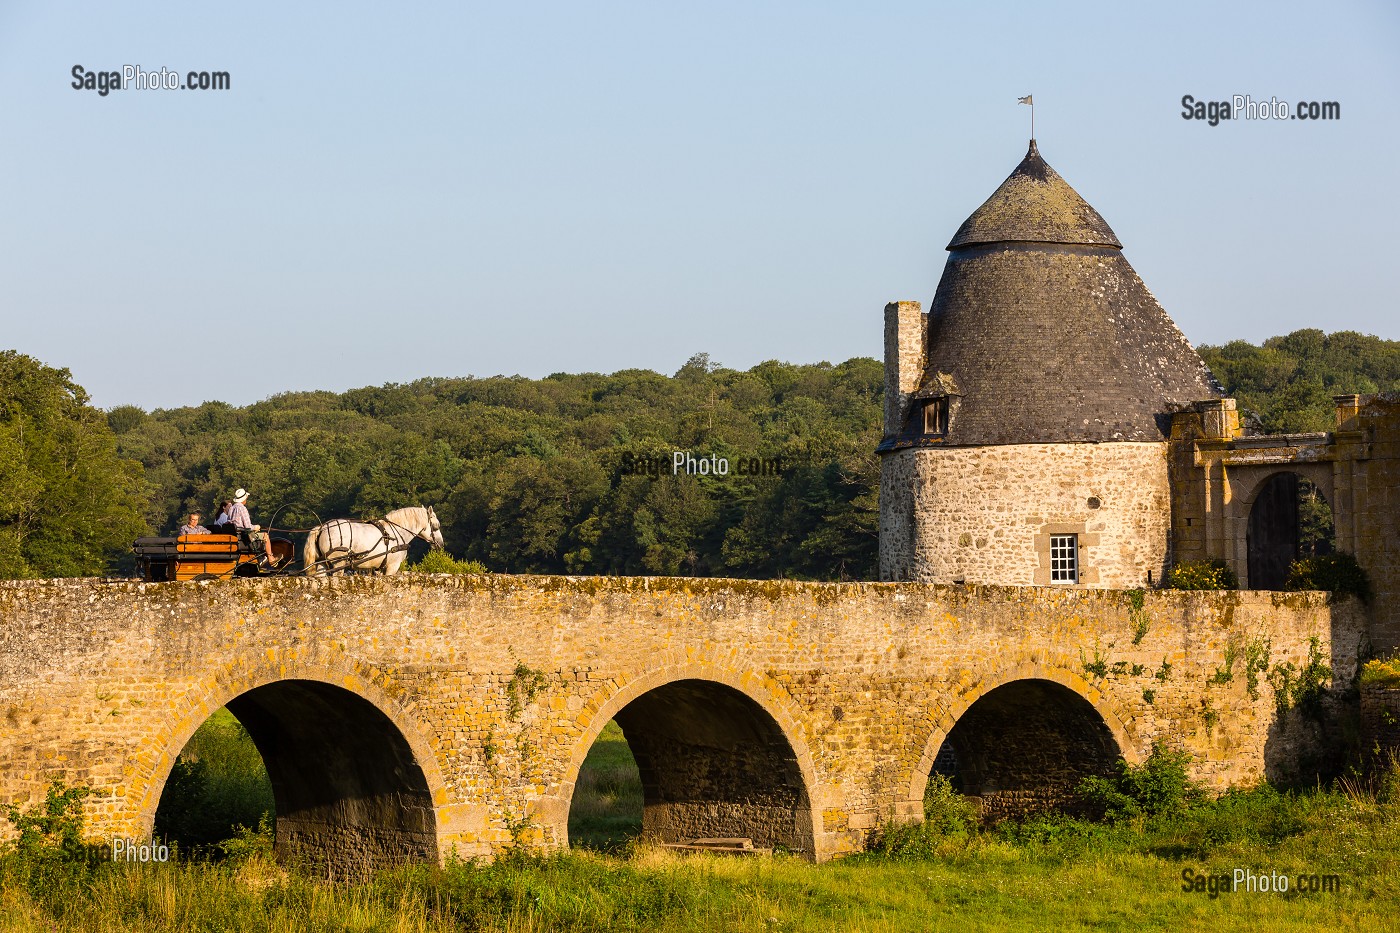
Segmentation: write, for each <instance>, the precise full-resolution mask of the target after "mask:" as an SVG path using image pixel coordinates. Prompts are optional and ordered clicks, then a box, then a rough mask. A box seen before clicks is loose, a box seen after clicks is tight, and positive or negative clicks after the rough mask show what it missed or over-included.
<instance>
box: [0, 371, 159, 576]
mask: <svg viewBox="0 0 1400 933" xmlns="http://www.w3.org/2000/svg"><path fill="white" fill-rule="evenodd" d="M145 500H146V486H145V481H144V478H143V476H142V470H141V464H140V463H138V462H136V461H134V460H128V459H125V458H123V457H122V456H120V455H119V454H118V453H117V443H116V438H115V436H114V435H113V433H112V429H111V428H110V427H109V426H108V423H107V418H106V416H105V415H103V414H102V412H100V411H98V410H97V409H95V408H93V407H92V406H90V405H88V397H87V393H86V392H84V391H83V389H82V387H81V386H79V385H77V384H76V383H75V382H73V379H72V376H71V375H70V374H69V372H68V370H66V369H54V368H52V367H50V366H45V365H44V364H43V363H41V362H39V361H38V360H36V359H33V358H32V357H28V356H25V355H23V354H21V353H17V352H15V351H13V350H5V351H0V577H5V578H23V577H70V576H89V575H93V574H99V573H102V572H103V571H104V570H105V569H107V568H108V567H109V566H110V565H111V563H112V562H113V561H114V560H115V559H116V558H117V557H118V556H119V555H120V554H122V553H123V552H125V551H126V550H127V549H129V548H130V546H131V541H132V539H133V538H135V537H137V536H138V535H140V534H141V533H143V532H144V531H145V530H146V528H147V525H146V522H145V519H144V518H143V514H142V513H143V510H144V507H145V504H146V501H145Z"/></svg>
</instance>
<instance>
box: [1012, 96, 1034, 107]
mask: <svg viewBox="0 0 1400 933" xmlns="http://www.w3.org/2000/svg"><path fill="white" fill-rule="evenodd" d="M1016 103H1018V104H1030V105H1031V106H1032V107H1034V106H1035V101H1033V100H1031V95H1029V94H1027V95H1026V96H1025V97H1018V98H1016Z"/></svg>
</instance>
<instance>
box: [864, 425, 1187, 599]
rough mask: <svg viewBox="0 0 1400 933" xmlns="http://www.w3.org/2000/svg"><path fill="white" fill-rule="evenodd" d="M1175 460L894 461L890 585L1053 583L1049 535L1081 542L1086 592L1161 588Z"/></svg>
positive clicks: (1057, 451)
mask: <svg viewBox="0 0 1400 933" xmlns="http://www.w3.org/2000/svg"><path fill="white" fill-rule="evenodd" d="M1166 454H1167V448H1166V444H1164V443H1106V444H1015V445H1005V446H990V447H950V448H947V449H932V450H930V449H920V450H902V451H897V452H895V453H891V454H888V455H886V456H885V457H884V460H883V462H882V472H881V477H880V575H881V578H882V579H888V580H918V581H921V582H928V583H953V582H958V581H960V580H961V581H965V582H968V583H993V584H1006V585H1016V586H1029V585H1036V584H1048V583H1049V582H1050V579H1049V541H1048V536H1049V535H1051V534H1063V533H1070V532H1074V533H1077V534H1078V535H1079V543H1080V546H1081V550H1080V567H1081V582H1082V584H1083V585H1086V586H1105V587H1125V588H1131V587H1139V586H1144V585H1147V584H1148V580H1149V576H1150V578H1151V580H1153V581H1160V580H1161V578H1162V572H1163V570H1164V568H1165V566H1166V562H1167V557H1168V554H1167V542H1168V540H1169V538H1170V534H1169V531H1170V521H1171V510H1170V497H1169V492H1168V484H1167V460H1166ZM1095 503H1097V507H1095V505H1094V504H1095Z"/></svg>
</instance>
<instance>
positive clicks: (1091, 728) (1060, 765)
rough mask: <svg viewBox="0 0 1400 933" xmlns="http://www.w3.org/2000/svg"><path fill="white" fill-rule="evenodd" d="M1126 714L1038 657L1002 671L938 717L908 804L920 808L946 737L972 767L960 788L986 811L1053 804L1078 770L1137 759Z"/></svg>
mask: <svg viewBox="0 0 1400 933" xmlns="http://www.w3.org/2000/svg"><path fill="white" fill-rule="evenodd" d="M1127 721H1128V719H1127V717H1126V716H1124V715H1123V714H1122V713H1121V712H1120V711H1119V710H1118V708H1117V705H1116V704H1115V703H1114V702H1113V701H1112V700H1111V699H1110V698H1109V697H1107V696H1106V695H1104V694H1103V693H1102V692H1101V691H1100V690H1098V689H1097V688H1095V687H1094V686H1093V685H1092V684H1091V683H1089V682H1088V681H1087V680H1085V679H1084V678H1083V677H1080V676H1079V675H1078V674H1075V673H1073V672H1070V671H1066V670H1063V669H1061V668H1056V667H1051V666H1048V665H1043V664H1037V663H1025V664H1020V665H1017V666H1015V667H1012V668H1009V669H1006V670H1003V671H1001V672H999V673H998V674H997V675H996V676H994V677H991V678H988V679H987V680H986V681H984V682H983V683H982V684H981V685H980V686H979V687H978V688H977V689H975V690H972V691H969V692H968V693H965V694H962V695H961V696H958V697H957V698H956V699H955V700H953V701H952V702H951V703H949V704H948V705H947V707H946V708H945V709H944V711H943V712H942V713H941V714H939V715H937V716H936V719H935V724H934V726H933V728H932V729H931V730H930V731H929V732H928V733H926V737H925V738H924V739H923V741H922V742H921V743H920V746H919V747H920V748H921V753H920V755H919V759H918V764H916V765H915V767H914V770H913V772H912V774H911V775H910V780H909V784H908V794H909V796H908V798H907V799H908V801H909V803H908V805H907V807H908V811H909V812H910V813H913V814H922V813H923V797H924V791H925V790H926V789H927V788H928V782H929V778H930V775H931V773H932V771H933V770H934V767H935V765H936V764H937V763H938V756H939V753H940V751H942V750H943V748H944V743H945V742H947V743H948V744H949V745H950V746H951V747H952V748H953V750H954V752H955V754H956V756H957V758H958V763H959V766H960V768H961V769H966V772H969V773H967V774H965V777H966V778H968V779H969V780H968V784H969V785H970V786H965V787H964V788H963V790H964V792H966V793H969V794H971V795H973V796H977V797H980V798H981V800H982V813H983V815H984V816H986V817H993V818H995V817H1000V816H1014V815H1019V814H1023V813H1027V812H1033V811H1035V810H1039V809H1046V808H1049V807H1053V806H1055V805H1056V804H1057V803H1059V802H1062V801H1064V800H1065V799H1066V798H1067V797H1068V791H1069V790H1071V789H1072V787H1073V785H1074V784H1075V783H1077V780H1078V778H1079V777H1083V776H1087V775H1088V774H1094V773H1102V772H1104V771H1106V770H1107V769H1109V768H1111V767H1112V765H1113V763H1114V762H1115V761H1116V760H1117V759H1118V758H1120V757H1122V758H1124V759H1125V760H1127V761H1128V762H1129V763H1131V764H1140V763H1141V762H1142V760H1143V754H1142V752H1141V750H1140V748H1139V743H1138V742H1137V741H1136V740H1135V738H1134V737H1133V735H1132V733H1130V731H1129V730H1128V728H1127V726H1126V725H1125V723H1126V722H1127ZM1074 749H1078V752H1077V753H1075V751H1074Z"/></svg>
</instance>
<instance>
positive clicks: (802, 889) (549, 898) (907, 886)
mask: <svg viewBox="0 0 1400 933" xmlns="http://www.w3.org/2000/svg"><path fill="white" fill-rule="evenodd" d="M219 724H220V725H219V728H220V729H223V728H224V727H226V726H227V725H228V721H227V720H224V719H222V718H220V720H219ZM212 731H215V730H211V732H212ZM230 736H232V738H233V740H234V741H233V743H232V750H230V748H231V746H229V745H228V744H220V743H225V742H226V740H228V739H229V737H230ZM206 739H207V741H208V744H205V743H206ZM243 742H246V736H245V737H244V738H242V739H240V738H238V732H237V731H236V730H227V729H225V731H224V732H223V733H222V738H219V737H215V738H212V739H208V738H207V737H204V738H201V740H200V743H199V744H198V745H197V746H196V747H194V748H192V749H187V751H190V753H191V756H192V757H194V756H196V755H198V756H199V759H198V760H200V761H204V762H205V763H206V765H207V767H208V768H209V769H210V771H209V773H214V774H232V775H235V776H237V775H240V774H241V775H245V776H246V775H247V774H248V771H249V767H248V766H250V765H251V762H250V761H249V760H248V759H247V757H246V755H244V752H242V751H239V750H238V746H239V745H240V744H241V743H243ZM195 744H196V743H193V742H192V743H191V745H192V746H195ZM224 753H228V754H229V755H230V756H231V757H232V758H234V759H235V760H239V761H242V762H243V766H241V767H232V766H228V767H225V764H224V763H220V764H219V765H218V767H217V768H216V767H215V762H214V759H216V758H217V757H218V756H219V755H221V754H224ZM1170 766H1171V763H1170V762H1168V761H1165V759H1163V760H1162V761H1159V762H1157V764H1156V765H1155V766H1154V767H1153V768H1150V769H1149V768H1144V769H1139V770H1136V771H1134V770H1133V769H1124V770H1123V771H1122V773H1121V774H1119V775H1118V776H1117V777H1116V778H1115V779H1114V780H1113V781H1112V782H1111V784H1110V785H1108V786H1106V787H1104V788H1101V790H1103V792H1104V794H1105V800H1106V801H1109V802H1111V803H1113V804H1114V805H1115V806H1117V808H1118V809H1117V811H1116V815H1117V818H1116V819H1110V820H1107V821H1104V822H1091V821H1087V820H1083V819H1075V818H1070V817H1064V816H1041V817H1037V818H1034V819H1028V820H1026V821H1024V822H1020V823H1003V824H1000V825H998V826H995V827H990V828H988V827H983V826H981V825H980V823H979V821H978V818H977V814H976V811H975V809H973V808H972V807H970V806H969V802H968V801H967V800H966V799H965V798H962V797H960V796H959V795H958V794H956V793H955V792H954V791H953V790H952V786H951V784H949V783H948V782H947V781H946V780H937V779H936V780H933V781H931V782H930V791H929V793H928V794H927V795H926V798H925V808H926V811H927V816H928V820H927V821H926V822H925V823H924V824H920V825H919V826H916V827H907V826H906V827H888V828H887V831H886V832H885V834H884V835H883V836H882V845H881V851H877V852H871V853H867V854H863V855H857V856H852V857H849V858H846V859H842V860H840V861H837V862H832V863H827V864H824V865H812V864H809V863H807V862H804V861H802V860H800V859H797V858H794V857H790V856H781V855H778V856H773V857H771V858H753V859H726V858H717V857H707V856H683V855H677V854H675V853H672V852H668V851H664V850H660V849H656V848H651V847H648V846H646V845H640V844H635V843H634V844H631V845H627V846H624V847H618V846H616V845H615V842H616V840H617V839H619V838H626V837H627V836H628V835H629V834H631V833H634V832H635V830H636V828H637V826H638V825H639V818H640V785H639V782H638V781H637V778H636V767H635V763H634V762H633V761H632V759H631V755H630V753H629V752H628V751H627V748H626V743H625V741H623V740H622V735H621V731H620V730H618V729H617V728H616V726H615V725H610V726H609V727H607V728H606V729H605V730H604V732H603V734H602V735H601V736H600V738H599V741H598V743H597V744H595V746H594V748H593V750H591V751H590V754H589V759H588V761H587V763H586V764H585V767H584V769H583V772H582V774H581V775H580V779H579V788H578V790H577V791H576V796H575V802H574V808H575V812H574V813H573V814H572V817H571V824H570V834H571V836H572V837H574V838H575V839H576V841H579V842H582V843H583V844H585V845H589V846H594V847H599V846H603V847H609V846H610V847H611V848H612V852H611V853H608V852H599V851H594V850H590V849H574V850H573V851H569V852H561V853H556V854H553V855H548V856H532V855H528V854H523V853H520V852H516V853H513V854H509V855H506V856H504V857H502V858H500V859H498V860H496V861H495V862H494V863H490V864H486V863H479V862H452V863H449V864H448V865H446V866H443V867H436V866H430V865H417V866H409V867H404V868H398V869H392V870H387V871H383V872H380V873H378V874H376V875H374V876H373V877H372V878H371V879H370V880H368V881H365V882H363V883H357V884H338V885H336V884H329V883H326V882H322V881H318V880H313V879H311V878H308V877H305V876H302V875H300V874H297V873H296V872H290V871H287V870H285V869H284V868H282V867H279V866H278V865H277V863H276V862H275V861H274V860H273V859H272V857H271V853H270V851H269V850H268V849H267V847H266V846H265V845H261V844H245V845H238V844H232V845H229V844H226V846H225V848H224V850H223V851H225V852H226V853H229V854H228V855H227V857H225V858H223V859H222V860H218V861H211V860H202V859H184V860H179V861H175V862H171V863H168V864H145V865H142V864H127V863H112V862H110V861H107V860H106V859H105V852H104V851H102V850H89V851H81V850H74V849H73V847H72V846H70V845H68V844H67V843H66V842H65V839H66V838H67V835H66V834H65V829H66V826H67V824H66V822H65V821H64V820H63V819H61V818H60V819H57V820H55V821H54V822H52V824H45V826H44V827H42V828H44V829H45V830H46V832H45V833H38V834H31V836H30V841H29V843H27V845H26V848H24V849H20V848H17V847H15V846H13V845H12V846H11V847H10V848H9V849H8V850H7V851H5V852H3V853H0V933H9V931H15V933H18V931H25V933H29V931H39V930H43V931H63V933H67V931H73V933H109V931H110V933H125V931H132V933H137V931H139V933H167V931H170V933H174V931H182V933H183V931H187V930H188V931H208V933H223V931H229V933H233V931H239V933H242V931H253V930H256V931H262V930H270V931H292V930H298V931H300V930H310V931H322V930H325V931H332V930H334V931H350V930H355V931H361V930H364V931H368V930H385V931H405V933H418V931H423V933H429V931H431V933H440V931H441V933H445V931H449V930H453V931H460V930H474V931H476V930H479V931H492V933H527V931H529V933H534V931H580V933H585V931H600V933H601V931H608V933H613V931H623V933H625V931H642V930H647V931H653V930H660V931H670V930H675V931H692V930H693V931H701V933H707V931H716V933H718V931H763V933H770V931H843V933H844V931H870V933H877V931H905V930H908V931H915V930H918V931H925V930H931V931H954V930H956V931H959V933H961V931H982V930H987V931H991V930H1009V931H1040V930H1050V929H1053V930H1122V931H1137V930H1147V931H1155V930H1162V931H1166V930H1172V931H1175V930H1212V931H1214V930H1225V931H1231V930H1240V931H1246V930H1248V931H1254V930H1267V931H1291V930H1300V931H1301V930H1316V929H1337V930H1348V931H1351V930H1378V931H1379V930H1391V929H1394V928H1395V921H1394V915H1395V910H1396V905H1397V904H1400V799H1397V796H1396V794H1395V792H1394V788H1395V787H1396V786H1397V782H1400V770H1394V769H1392V771H1391V772H1389V773H1388V774H1382V775H1379V776H1377V777H1376V778H1375V779H1373V780H1371V781H1368V782H1364V783H1363V782H1353V783H1350V784H1339V785H1337V786H1336V787H1334V788H1331V789H1328V788H1320V787H1319V788H1315V789H1312V790H1308V791H1302V792H1298V791H1281V790H1276V789H1274V788H1271V787H1267V786H1265V787H1260V788H1256V789H1251V790H1236V791H1232V792H1230V793H1227V794H1225V795H1224V796H1222V797H1220V798H1218V799H1208V798H1206V799H1198V798H1197V797H1195V795H1193V794H1192V793H1190V789H1189V788H1188V787H1182V786H1179V784H1178V782H1177V781H1176V780H1175V778H1174V776H1173V774H1174V772H1170ZM245 789H246V787H245ZM242 793H243V792H242V791H240V792H238V793H236V794H235V793H231V794H230V796H232V797H239V796H240V795H241V794H242ZM1167 798H1171V799H1167ZM1178 804H1180V805H1178ZM901 834H902V835H901ZM242 838H243V840H244V841H245V842H246V841H247V840H248V839H249V838H254V839H257V838H260V837H258V836H257V834H256V833H248V832H245V833H243V834H242ZM900 839H902V840H903V841H902V842H901V843H900V844H899V845H895V844H893V841H895V840H900ZM1236 868H1248V869H1250V870H1252V871H1255V872H1258V873H1262V872H1269V871H1274V872H1279V873H1282V874H1286V875H1288V876H1289V877H1290V878H1296V877H1297V876H1298V875H1303V874H1319V875H1320V874H1337V875H1339V876H1340V877H1341V880H1342V889H1341V891H1340V892H1336V893H1305V892H1299V891H1296V890H1295V891H1292V892H1290V893H1288V894H1274V893H1269V894H1248V893H1243V892H1236V893H1227V894H1221V895H1218V896H1216V897H1211V896H1209V895H1208V894H1206V893H1196V892H1194V891H1183V871H1184V870H1190V871H1191V872H1194V873H1199V874H1221V873H1225V874H1228V873H1230V872H1232V871H1233V870H1234V869H1236Z"/></svg>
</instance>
